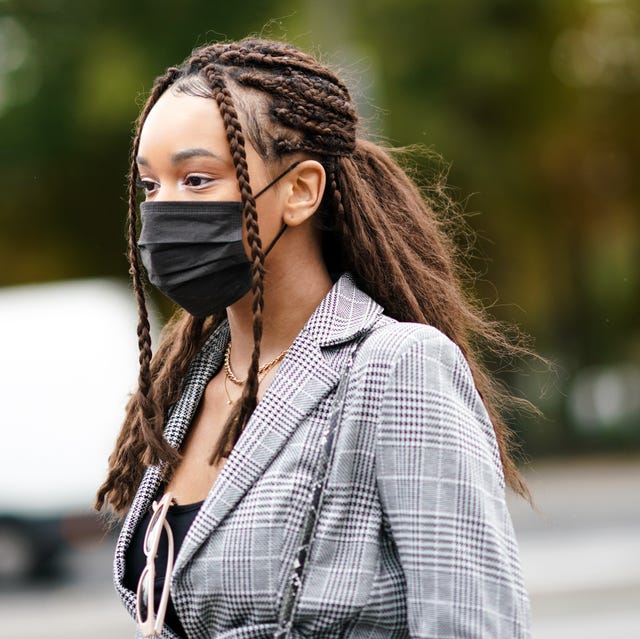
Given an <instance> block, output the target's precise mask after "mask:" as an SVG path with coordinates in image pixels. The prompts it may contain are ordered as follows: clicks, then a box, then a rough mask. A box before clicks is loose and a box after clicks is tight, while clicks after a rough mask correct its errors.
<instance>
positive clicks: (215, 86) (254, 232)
mask: <svg viewBox="0 0 640 639" xmlns="http://www.w3.org/2000/svg"><path fill="white" fill-rule="evenodd" d="M204 74H205V75H206V77H207V79H208V81H209V84H210V87H211V89H212V91H213V98H214V99H215V100H216V102H217V103H218V107H219V109H220V114H221V115H222V120H223V123H224V126H225V129H226V133H227V139H228V141H229V148H230V150H231V157H232V159H233V165H234V167H235V170H236V177H237V180H238V186H239V188H240V197H241V200H242V214H243V218H244V221H245V226H246V230H247V242H248V244H249V248H250V251H251V255H250V261H251V291H252V292H253V304H252V310H253V352H252V354H251V363H250V364H249V370H248V374H247V381H246V384H245V386H244V388H243V391H242V395H241V397H240V401H239V402H237V403H236V407H235V410H232V413H231V416H230V418H229V420H228V422H227V427H226V428H225V429H224V431H223V436H222V437H221V438H220V441H219V443H218V445H217V447H216V448H215V450H214V451H213V454H212V457H211V463H215V462H216V461H218V460H219V459H220V458H221V457H223V456H226V455H228V454H229V452H230V450H231V448H232V447H233V446H234V444H235V442H236V441H237V440H238V438H239V437H240V434H241V432H242V430H243V428H244V426H245V425H246V422H247V421H248V419H249V417H250V416H251V414H252V413H253V410H254V408H255V406H256V403H257V395H258V387H259V383H260V382H259V379H258V370H259V368H260V342H261V340H262V311H263V308H264V272H265V271H264V253H263V251H262V242H261V241H260V229H259V227H258V212H257V210H256V202H255V199H254V197H253V193H252V191H251V185H250V182H249V168H248V166H247V155H246V151H245V146H244V144H245V141H244V134H243V133H242V127H241V125H240V120H239V119H238V114H237V112H236V108H235V106H234V104H233V99H232V97H231V94H230V93H229V90H228V89H227V87H226V85H225V82H224V79H223V77H222V76H221V74H220V73H219V72H218V71H217V70H216V66H215V65H214V64H212V65H209V66H207V67H206V68H205V69H204Z"/></svg>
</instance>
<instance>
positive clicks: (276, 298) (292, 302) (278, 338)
mask: <svg viewBox="0 0 640 639" xmlns="http://www.w3.org/2000/svg"><path fill="white" fill-rule="evenodd" d="M276 266H277V265H274V267H276ZM300 266H301V268H295V267H292V268H289V269H286V272H285V269H278V268H277V267H276V268H274V269H273V270H270V269H269V260H268V259H267V274H266V276H265V284H264V309H263V312H262V340H261V342H260V364H264V363H266V362H269V361H271V360H273V359H275V358H276V357H277V356H278V355H279V354H280V353H281V352H282V351H284V350H286V349H287V348H289V346H291V343H292V342H293V340H294V339H295V338H296V336H297V335H298V333H299V332H300V330H301V329H302V327H303V326H304V325H305V323H306V322H307V320H308V319H309V317H310V316H311V314H312V313H313V312H314V311H315V309H316V308H317V306H318V304H320V302H321V301H322V299H323V298H324V297H325V296H326V294H327V293H328V292H329V290H330V289H331V286H332V281H331V277H330V276H329V273H328V271H327V269H326V267H325V265H324V263H323V262H322V260H307V261H306V264H304V266H302V265H300ZM252 305H253V293H251V292H249V293H248V294H247V295H245V296H244V297H243V298H242V299H240V300H239V301H238V302H236V303H235V304H233V305H232V306H230V307H229V308H228V309H227V317H228V319H229V328H230V330H231V341H232V343H233V350H232V356H231V365H232V368H233V369H234V370H238V371H244V370H247V368H248V367H249V362H250V360H251V354H252V352H253V310H252Z"/></svg>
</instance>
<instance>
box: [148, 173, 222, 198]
mask: <svg viewBox="0 0 640 639" xmlns="http://www.w3.org/2000/svg"><path fill="white" fill-rule="evenodd" d="M213 182H214V178H212V177H211V176H209V175H200V174H195V173H190V174H189V175H186V176H185V177H184V178H182V179H181V180H179V182H178V184H177V187H178V189H179V190H183V189H188V190H190V191H202V190H203V189H205V188H207V187H208V186H210V185H211V184H212V183H213ZM160 186H161V185H160V183H159V182H157V181H156V180H152V179H150V178H144V177H141V178H138V179H137V180H136V187H137V188H138V189H140V190H141V191H143V192H144V194H145V195H146V196H147V197H148V196H150V195H153V194H155V192H156V191H158V189H159V188H160Z"/></svg>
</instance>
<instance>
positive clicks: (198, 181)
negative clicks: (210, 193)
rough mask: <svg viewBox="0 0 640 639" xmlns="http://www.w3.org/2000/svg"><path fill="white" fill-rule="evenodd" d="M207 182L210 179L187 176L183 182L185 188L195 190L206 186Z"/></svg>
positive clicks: (201, 176)
mask: <svg viewBox="0 0 640 639" xmlns="http://www.w3.org/2000/svg"><path fill="white" fill-rule="evenodd" d="M209 182H211V178H208V177H204V176H203V175H188V176H187V177H186V178H185V180H184V183H185V185H186V186H190V187H192V188H196V189H197V188H199V187H203V186H206V185H207V184H209Z"/></svg>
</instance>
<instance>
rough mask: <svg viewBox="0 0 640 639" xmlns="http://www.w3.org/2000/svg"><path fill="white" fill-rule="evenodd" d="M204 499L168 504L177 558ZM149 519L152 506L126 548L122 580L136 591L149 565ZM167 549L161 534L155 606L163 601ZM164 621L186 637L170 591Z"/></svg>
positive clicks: (127, 586)
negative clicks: (146, 547) (146, 542)
mask: <svg viewBox="0 0 640 639" xmlns="http://www.w3.org/2000/svg"><path fill="white" fill-rule="evenodd" d="M203 503H204V502H203V501H199V502H197V503H195V504H184V505H178V504H172V505H171V506H169V509H168V510H167V523H168V524H169V526H170V527H171V532H172V533H173V558H174V560H175V558H176V557H177V555H178V551H179V550H180V546H182V542H183V541H184V538H185V536H186V535H187V531H188V530H189V528H190V526H191V524H192V523H193V520H194V519H195V518H196V515H197V514H198V511H199V510H200V506H202V504H203ZM150 520H151V509H149V511H148V512H146V513H145V515H144V517H142V519H141V520H140V521H139V522H138V527H137V528H136V531H135V534H134V535H133V539H132V540H131V543H130V544H129V547H128V548H127V553H126V556H125V573H124V579H123V584H124V585H125V587H126V588H128V589H129V590H133V592H136V590H137V588H138V581H139V579H140V575H141V574H142V571H143V570H144V567H145V566H146V565H147V558H146V556H145V554H144V550H143V543H144V536H145V533H146V532H147V527H148V526H149V521H150ZM167 553H168V548H167V535H166V533H165V534H163V535H161V536H160V543H159V545H158V556H157V557H156V579H155V588H154V596H155V606H156V610H157V609H158V606H159V605H160V597H161V595H162V586H163V584H164V576H165V573H166V571H167ZM165 623H166V624H167V626H169V628H171V630H173V632H175V633H176V634H177V635H178V636H179V637H183V638H184V639H186V636H187V633H186V632H185V630H184V628H183V627H182V624H181V623H180V619H178V615H177V614H176V609H175V608H174V607H173V601H172V600H171V595H169V602H168V603H167V614H166V616H165Z"/></svg>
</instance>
